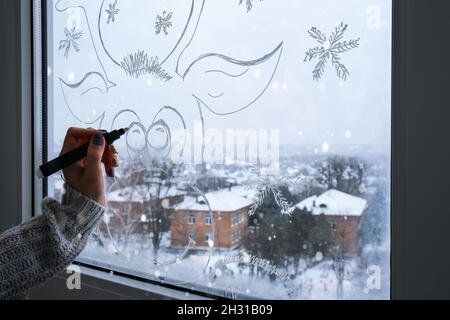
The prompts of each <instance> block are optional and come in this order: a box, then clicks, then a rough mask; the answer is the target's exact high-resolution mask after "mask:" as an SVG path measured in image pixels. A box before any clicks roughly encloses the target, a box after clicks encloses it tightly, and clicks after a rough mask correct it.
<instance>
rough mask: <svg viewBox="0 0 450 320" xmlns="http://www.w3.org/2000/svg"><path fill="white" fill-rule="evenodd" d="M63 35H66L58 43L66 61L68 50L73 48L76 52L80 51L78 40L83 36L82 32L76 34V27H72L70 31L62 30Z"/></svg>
mask: <svg viewBox="0 0 450 320" xmlns="http://www.w3.org/2000/svg"><path fill="white" fill-rule="evenodd" d="M64 34H65V35H66V39H64V40H61V41H60V42H59V50H60V51H61V50H64V57H66V59H67V58H68V57H69V52H70V49H72V48H73V49H74V50H75V51H76V52H79V51H80V46H79V44H78V40H80V38H81V37H82V36H83V31H78V32H77V31H76V26H73V27H72V29H67V28H64Z"/></svg>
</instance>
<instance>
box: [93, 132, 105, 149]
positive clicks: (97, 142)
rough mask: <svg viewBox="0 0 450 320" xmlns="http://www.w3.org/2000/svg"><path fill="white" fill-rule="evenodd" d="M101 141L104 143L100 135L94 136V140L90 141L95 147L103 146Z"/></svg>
mask: <svg viewBox="0 0 450 320" xmlns="http://www.w3.org/2000/svg"><path fill="white" fill-rule="evenodd" d="M103 141H104V138H103V136H102V135H101V134H96V135H95V136H94V138H93V139H92V143H93V144H94V145H96V146H102V145H103Z"/></svg>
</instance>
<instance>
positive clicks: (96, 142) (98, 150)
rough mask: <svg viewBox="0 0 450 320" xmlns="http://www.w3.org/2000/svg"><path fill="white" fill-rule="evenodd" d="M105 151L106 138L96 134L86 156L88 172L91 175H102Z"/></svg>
mask: <svg viewBox="0 0 450 320" xmlns="http://www.w3.org/2000/svg"><path fill="white" fill-rule="evenodd" d="M104 151H105V138H104V137H103V135H101V134H96V135H94V136H93V137H92V139H91V143H90V144H89V148H88V152H87V156H86V165H87V168H86V170H87V171H88V172H89V173H92V174H95V175H98V174H99V173H100V174H101V164H102V158H103V153H104Z"/></svg>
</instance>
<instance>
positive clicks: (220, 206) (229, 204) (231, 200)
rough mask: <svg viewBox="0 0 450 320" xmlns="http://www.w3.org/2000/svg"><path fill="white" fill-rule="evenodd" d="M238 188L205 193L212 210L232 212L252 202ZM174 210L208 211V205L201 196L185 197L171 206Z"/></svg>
mask: <svg viewBox="0 0 450 320" xmlns="http://www.w3.org/2000/svg"><path fill="white" fill-rule="evenodd" d="M240 191H242V190H240V189H236V188H233V189H231V190H230V189H222V190H219V191H214V192H209V193H207V194H205V197H206V199H207V200H208V202H209V205H210V208H211V210H212V211H220V212H232V211H236V210H239V209H242V208H245V207H249V206H251V205H252V204H253V201H252V199H251V198H250V197H245V194H242V193H241V192H240ZM173 208H174V209H175V210H188V211H209V207H208V205H207V204H206V203H205V199H204V198H203V197H202V196H199V197H193V196H189V197H185V199H184V201H183V202H181V203H179V204H176V205H175V206H174V207H173Z"/></svg>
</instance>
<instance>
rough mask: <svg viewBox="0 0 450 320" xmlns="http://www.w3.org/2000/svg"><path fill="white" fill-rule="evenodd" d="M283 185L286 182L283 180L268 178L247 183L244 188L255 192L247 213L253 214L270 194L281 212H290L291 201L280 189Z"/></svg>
mask: <svg viewBox="0 0 450 320" xmlns="http://www.w3.org/2000/svg"><path fill="white" fill-rule="evenodd" d="M283 186H284V187H286V186H287V184H286V183H284V182H278V181H271V180H270V179H268V178H264V179H260V180H259V181H257V182H256V183H252V184H249V185H248V186H247V187H246V189H247V190H253V191H254V192H255V197H254V203H253V204H252V205H251V207H250V210H249V215H250V216H252V215H254V214H255V213H256V211H257V210H258V208H260V207H261V206H262V205H263V204H264V202H265V200H266V198H267V197H268V196H269V195H270V194H272V196H273V199H274V200H275V202H276V204H277V205H278V206H279V207H280V209H281V213H283V214H291V213H292V203H290V202H289V201H288V200H287V199H286V197H285V196H284V195H283V192H282V191H281V188H282V187H283Z"/></svg>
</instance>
